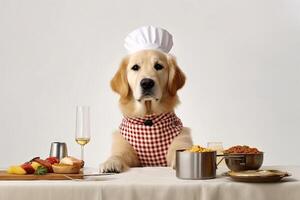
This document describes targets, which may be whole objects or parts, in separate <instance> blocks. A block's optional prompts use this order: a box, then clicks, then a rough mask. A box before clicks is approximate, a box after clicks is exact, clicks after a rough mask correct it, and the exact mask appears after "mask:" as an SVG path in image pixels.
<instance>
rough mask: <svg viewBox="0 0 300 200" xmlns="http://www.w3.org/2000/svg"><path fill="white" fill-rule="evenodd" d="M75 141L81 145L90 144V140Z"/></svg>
mask: <svg viewBox="0 0 300 200" xmlns="http://www.w3.org/2000/svg"><path fill="white" fill-rule="evenodd" d="M75 140H76V142H77V143H78V144H80V145H86V144H87V143H89V141H90V138H76V139H75Z"/></svg>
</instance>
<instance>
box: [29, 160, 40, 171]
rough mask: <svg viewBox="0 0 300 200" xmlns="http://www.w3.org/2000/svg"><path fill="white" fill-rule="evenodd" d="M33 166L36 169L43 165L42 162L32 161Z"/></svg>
mask: <svg viewBox="0 0 300 200" xmlns="http://www.w3.org/2000/svg"><path fill="white" fill-rule="evenodd" d="M31 166H32V168H33V169H34V170H36V169H37V168H38V167H39V166H42V165H41V164H40V163H38V162H35V161H32V162H31Z"/></svg>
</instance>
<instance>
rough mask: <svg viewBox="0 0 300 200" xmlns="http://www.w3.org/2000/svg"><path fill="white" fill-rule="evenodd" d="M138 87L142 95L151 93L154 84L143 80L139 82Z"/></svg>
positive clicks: (149, 80) (147, 79) (150, 80)
mask: <svg viewBox="0 0 300 200" xmlns="http://www.w3.org/2000/svg"><path fill="white" fill-rule="evenodd" d="M140 85H141V87H142V89H143V94H147V93H152V92H151V90H152V88H153V87H154V85H155V82H154V81H153V80H152V79H150V78H144V79H142V80H141V82H140Z"/></svg>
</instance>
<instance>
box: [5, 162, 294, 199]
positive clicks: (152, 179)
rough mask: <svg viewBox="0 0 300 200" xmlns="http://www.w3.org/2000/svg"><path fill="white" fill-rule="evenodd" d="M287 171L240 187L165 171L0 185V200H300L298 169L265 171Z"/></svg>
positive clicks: (143, 170) (140, 170) (222, 179)
mask: <svg viewBox="0 0 300 200" xmlns="http://www.w3.org/2000/svg"><path fill="white" fill-rule="evenodd" d="M265 168H266V167H265ZM267 168H269V169H270V168H272V169H280V170H284V171H288V172H290V173H291V174H292V176H291V177H288V178H285V179H284V180H283V182H281V183H255V184H254V183H240V182H234V181H232V180H231V179H230V178H228V177H222V176H220V173H222V172H224V169H221V170H220V169H219V170H218V172H217V173H218V174H219V175H218V176H217V178H216V179H210V180H181V179H178V178H176V176H175V171H174V170H172V169H171V168H164V167H152V168H149V167H145V168H132V169H130V170H129V171H127V172H125V173H121V174H117V175H113V176H106V177H92V178H88V179H87V180H84V181H72V180H70V181H0V200H19V199H20V200H36V199H42V200H49V199H55V200H102V199H110V200H114V199H116V200H123V199H124V200H126V199H149V200H150V199H151V200H153V199H170V200H176V199H185V200H187V199H199V200H200V199H206V200H214V199H225V200H227V199H228V200H234V199H251V200H253V199H255V200H260V199H271V200H277V199H278V200H283V199H284V200H289V199H290V200H299V199H300V166H281V167H280V166H279V167H274V166H272V167H267Z"/></svg>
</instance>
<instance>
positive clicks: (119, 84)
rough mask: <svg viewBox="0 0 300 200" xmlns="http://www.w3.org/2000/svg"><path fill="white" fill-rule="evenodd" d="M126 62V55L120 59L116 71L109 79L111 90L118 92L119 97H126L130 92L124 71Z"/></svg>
mask: <svg viewBox="0 0 300 200" xmlns="http://www.w3.org/2000/svg"><path fill="white" fill-rule="evenodd" d="M127 64H128V58H127V57H126V58H124V59H123V60H122V62H121V64H120V66H119V69H118V71H117V72H116V74H115V75H114V77H113V78H112V80H111V81H110V86H111V88H112V90H113V91H115V92H116V93H118V94H119V95H120V96H121V98H126V97H127V96H128V95H129V92H130V89H129V84H128V80H127V73H126V67H127Z"/></svg>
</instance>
